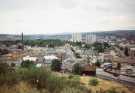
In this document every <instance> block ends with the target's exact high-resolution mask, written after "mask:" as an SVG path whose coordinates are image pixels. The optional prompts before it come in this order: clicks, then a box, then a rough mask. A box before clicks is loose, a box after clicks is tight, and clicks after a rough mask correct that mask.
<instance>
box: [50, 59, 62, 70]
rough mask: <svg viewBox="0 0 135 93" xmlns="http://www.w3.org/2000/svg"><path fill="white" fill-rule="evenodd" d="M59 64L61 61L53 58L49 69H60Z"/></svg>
mask: <svg viewBox="0 0 135 93" xmlns="http://www.w3.org/2000/svg"><path fill="white" fill-rule="evenodd" d="M61 65H62V63H61V62H60V61H59V60H57V59H55V60H53V61H52V64H51V70H52V71H60V70H61Z"/></svg>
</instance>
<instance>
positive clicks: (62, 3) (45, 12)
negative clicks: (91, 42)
mask: <svg viewBox="0 0 135 93" xmlns="http://www.w3.org/2000/svg"><path fill="white" fill-rule="evenodd" d="M119 29H135V0H0V33H1V34H19V33H21V32H23V33H24V34H54V33H64V32H93V31H109V30H119Z"/></svg>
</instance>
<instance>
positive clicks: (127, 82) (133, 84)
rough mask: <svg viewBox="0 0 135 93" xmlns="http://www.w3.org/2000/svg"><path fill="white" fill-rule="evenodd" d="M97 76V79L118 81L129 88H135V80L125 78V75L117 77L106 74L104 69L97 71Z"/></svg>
mask: <svg viewBox="0 0 135 93" xmlns="http://www.w3.org/2000/svg"><path fill="white" fill-rule="evenodd" d="M96 74H97V77H99V78H102V79H106V80H112V81H116V82H119V83H121V84H124V85H126V86H128V87H135V78H132V77H128V76H123V75H120V76H119V77H115V76H113V75H112V74H109V73H107V72H105V71H104V70H103V69H97V70H96Z"/></svg>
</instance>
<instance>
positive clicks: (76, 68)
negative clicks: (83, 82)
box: [72, 63, 82, 75]
mask: <svg viewBox="0 0 135 93" xmlns="http://www.w3.org/2000/svg"><path fill="white" fill-rule="evenodd" d="M72 72H73V73H74V74H77V75H80V74H81V73H82V67H81V65H80V64H79V63H76V64H74V66H73V70H72Z"/></svg>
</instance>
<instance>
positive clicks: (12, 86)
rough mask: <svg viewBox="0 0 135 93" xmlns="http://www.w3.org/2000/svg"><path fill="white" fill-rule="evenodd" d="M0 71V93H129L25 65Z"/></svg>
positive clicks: (96, 81) (99, 82) (4, 66)
mask: <svg viewBox="0 0 135 93" xmlns="http://www.w3.org/2000/svg"><path fill="white" fill-rule="evenodd" d="M0 71H1V72H0V93H131V92H129V91H128V90H127V88H124V87H123V86H121V85H116V84H114V86H111V85H112V83H110V82H109V81H108V82H106V81H103V80H100V79H97V78H90V77H86V76H85V77H83V76H79V75H68V74H61V73H57V72H51V71H50V70H47V69H45V68H36V67H35V66H27V65H26V64H22V67H19V68H17V69H16V70H11V67H10V66H8V65H7V64H5V63H3V64H0ZM104 86H106V87H104ZM108 86H110V87H108ZM107 87H108V88H107Z"/></svg>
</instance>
